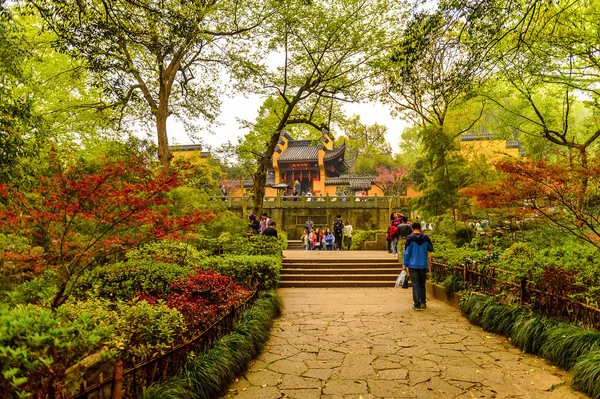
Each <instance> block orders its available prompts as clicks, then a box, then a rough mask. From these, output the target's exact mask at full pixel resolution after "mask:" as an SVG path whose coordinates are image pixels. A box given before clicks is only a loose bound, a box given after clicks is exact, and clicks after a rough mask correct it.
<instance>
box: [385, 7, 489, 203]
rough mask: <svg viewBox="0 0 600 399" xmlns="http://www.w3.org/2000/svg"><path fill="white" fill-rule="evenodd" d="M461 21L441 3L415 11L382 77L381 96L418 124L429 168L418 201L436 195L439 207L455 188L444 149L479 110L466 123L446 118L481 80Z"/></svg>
mask: <svg viewBox="0 0 600 399" xmlns="http://www.w3.org/2000/svg"><path fill="white" fill-rule="evenodd" d="M461 23H462V22H461V19H460V18H459V17H458V16H457V15H455V14H453V13H451V12H448V11H446V10H445V9H444V8H443V7H440V8H439V9H437V10H434V11H419V12H415V14H414V15H413V17H412V18H411V20H410V21H409V23H408V25H407V27H406V28H405V29H404V30H403V32H402V35H401V36H400V39H399V41H398V42H397V43H396V45H395V47H394V49H393V50H392V52H391V54H390V58H389V64H388V69H387V74H386V76H385V79H384V81H383V82H382V83H383V87H384V99H385V100H386V101H388V102H390V103H391V104H392V105H393V106H394V107H395V108H396V112H397V113H398V114H399V115H401V116H403V117H405V118H408V119H409V120H411V121H412V122H413V123H414V124H415V125H416V126H418V127H419V128H418V135H419V138H420V140H421V141H422V142H423V144H424V149H425V156H426V159H427V160H428V162H429V163H430V165H431V172H432V175H431V177H430V180H431V181H430V184H428V186H427V187H426V189H425V192H424V197H425V198H429V199H426V200H424V201H421V202H422V203H424V202H425V201H434V200H435V202H436V203H438V205H439V206H440V208H438V207H436V209H439V210H444V209H446V208H448V207H452V206H453V198H454V196H455V195H456V193H457V182H455V181H452V179H451V173H449V167H448V160H447V157H448V154H449V153H451V152H452V151H453V150H455V149H456V140H455V139H456V138H457V137H459V136H460V135H461V134H463V133H465V132H467V131H469V130H470V129H471V128H473V126H474V125H475V123H476V122H477V120H478V119H479V118H480V117H481V115H482V113H483V104H482V105H481V106H480V110H479V111H480V112H479V114H478V115H475V116H474V117H473V118H471V119H470V120H468V121H467V123H466V124H462V125H458V124H454V125H452V124H450V123H449V122H450V120H451V119H452V118H456V115H457V114H460V112H461V107H462V106H463V105H464V104H465V103H467V102H468V101H469V99H470V98H471V96H472V95H473V93H474V88H475V87H476V86H477V84H478V81H479V80H480V75H479V71H480V66H481V62H482V61H481V55H480V54H479V52H477V51H474V47H479V46H475V45H474V44H473V43H470V42H465V41H464V40H462V38H461V36H460V34H459V33H460V26H461ZM427 190H430V191H431V190H433V191H432V192H431V193H428V191H427ZM442 197H443V198H444V200H443V201H440V200H441V198H442Z"/></svg>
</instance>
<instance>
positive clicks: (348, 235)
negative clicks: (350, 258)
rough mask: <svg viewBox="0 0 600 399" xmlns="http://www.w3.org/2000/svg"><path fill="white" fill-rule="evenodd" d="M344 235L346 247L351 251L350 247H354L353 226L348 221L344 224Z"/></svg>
mask: <svg viewBox="0 0 600 399" xmlns="http://www.w3.org/2000/svg"><path fill="white" fill-rule="evenodd" d="M342 235H343V236H344V245H345V246H346V248H347V249H348V251H350V246H351V245H352V225H350V223H349V222H348V221H347V220H346V222H345V223H344V230H343V231H342Z"/></svg>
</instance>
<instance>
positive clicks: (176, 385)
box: [140, 292, 282, 399]
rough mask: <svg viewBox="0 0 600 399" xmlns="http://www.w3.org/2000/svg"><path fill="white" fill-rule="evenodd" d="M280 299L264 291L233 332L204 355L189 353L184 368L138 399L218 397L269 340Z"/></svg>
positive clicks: (210, 398)
mask: <svg viewBox="0 0 600 399" xmlns="http://www.w3.org/2000/svg"><path fill="white" fill-rule="evenodd" d="M281 309H282V302H281V299H280V298H279V297H278V296H277V295H275V294H274V293H269V292H267V293H263V294H261V296H260V297H259V299H258V300H257V301H256V303H255V304H254V306H252V308H250V309H249V310H247V311H246V312H244V313H243V314H242V319H241V320H242V321H241V322H240V323H239V324H238V325H236V327H235V328H234V330H233V332H232V333H231V334H229V335H227V336H225V337H223V338H222V339H220V340H219V341H217V342H216V343H215V344H214V345H213V347H212V348H211V349H209V350H208V351H207V352H205V353H203V354H197V355H195V356H194V355H193V354H192V355H191V356H190V357H189V360H188V363H187V364H186V365H185V368H184V369H183V370H182V372H180V373H179V374H178V375H177V376H176V377H174V378H171V379H169V380H168V381H167V382H165V383H164V384H160V385H159V384H156V385H153V386H151V387H149V388H147V389H145V390H144V392H143V393H142V395H141V397H140V398H141V399H165V398H173V399H175V398H185V397H189V398H194V399H196V398H197V399H212V398H218V397H220V395H221V394H222V393H223V392H224V391H225V390H226V389H227V387H228V386H229V384H231V382H232V381H233V379H234V378H235V376H236V375H237V374H239V373H241V372H242V371H244V370H245V368H246V367H247V365H248V362H249V361H250V360H251V359H252V358H254V357H255V356H256V355H258V354H259V353H260V351H261V349H262V347H263V346H264V345H265V344H266V342H267V340H268V339H269V330H270V328H271V327H272V325H273V320H274V319H275V318H277V317H279V315H280V313H281Z"/></svg>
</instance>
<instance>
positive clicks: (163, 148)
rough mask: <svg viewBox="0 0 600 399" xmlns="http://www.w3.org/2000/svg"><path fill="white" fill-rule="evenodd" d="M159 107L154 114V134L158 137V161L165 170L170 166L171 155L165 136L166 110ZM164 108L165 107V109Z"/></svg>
mask: <svg viewBox="0 0 600 399" xmlns="http://www.w3.org/2000/svg"><path fill="white" fill-rule="evenodd" d="M162 108H163V107H159V109H158V110H157V112H156V114H155V115H154V116H155V118H156V134H157V136H158V161H159V163H160V166H161V167H162V168H164V169H167V168H168V167H169V166H171V153H170V152H169V138H168V136H167V117H168V116H169V115H168V113H167V110H166V109H162ZM165 108H166V107H165Z"/></svg>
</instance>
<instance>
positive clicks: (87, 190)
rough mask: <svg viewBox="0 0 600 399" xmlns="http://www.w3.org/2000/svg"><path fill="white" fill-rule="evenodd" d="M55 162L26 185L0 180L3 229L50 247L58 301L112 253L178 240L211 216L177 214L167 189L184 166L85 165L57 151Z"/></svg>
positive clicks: (181, 180)
mask: <svg viewBox="0 0 600 399" xmlns="http://www.w3.org/2000/svg"><path fill="white" fill-rule="evenodd" d="M50 165H51V166H50V170H51V173H48V175H47V176H41V177H39V178H38V180H37V181H36V182H35V184H33V185H32V186H31V187H28V188H27V189H24V188H23V187H19V186H15V185H11V184H5V185H0V230H1V231H4V232H9V233H13V234H19V235H21V236H25V237H31V238H32V240H33V241H34V242H35V243H37V244H38V245H40V246H42V247H43V248H44V249H45V251H46V254H45V257H44V258H45V259H44V262H45V265H48V266H49V267H55V268H56V272H57V275H58V282H57V288H58V290H57V293H56V295H55V296H54V298H53V300H52V306H53V307H58V306H60V305H61V304H62V303H64V302H65V300H66V299H67V298H68V297H69V295H70V294H71V292H72V291H73V289H74V288H75V287H76V285H77V282H78V279H79V278H80V277H81V275H82V274H83V273H84V272H85V271H86V270H89V269H91V268H93V267H95V266H97V265H99V264H102V263H103V262H104V261H105V259H106V258H107V256H109V255H111V254H114V253H116V252H120V251H123V250H127V249H129V248H132V247H135V246H137V245H140V244H143V243H146V242H148V241H151V240H156V239H160V238H166V237H169V238H175V239H176V238H181V233H182V232H186V231H191V230H192V229H193V228H194V226H195V225H197V224H199V223H202V222H205V221H207V220H209V219H210V218H211V215H210V213H208V212H204V211H202V212H200V211H198V212H192V213H187V214H178V213H177V212H173V209H174V208H173V204H172V203H171V201H170V200H169V198H168V195H167V194H168V193H169V192H170V191H172V190H173V189H175V188H176V187H179V186H181V185H183V184H185V182H186V179H185V168H181V167H180V168H178V169H171V170H168V171H167V170H162V169H161V170H158V171H156V170H154V169H153V168H151V167H150V166H149V165H148V164H147V163H146V162H145V161H144V160H142V159H140V158H130V159H128V160H126V161H118V162H114V163H104V164H101V165H97V166H95V167H90V166H89V165H87V167H82V166H81V165H77V164H76V163H71V164H68V165H67V166H64V165H65V164H64V161H63V160H60V159H58V158H57V157H52V158H51V159H50ZM90 170H91V171H90Z"/></svg>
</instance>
